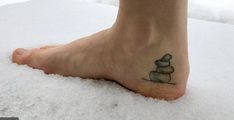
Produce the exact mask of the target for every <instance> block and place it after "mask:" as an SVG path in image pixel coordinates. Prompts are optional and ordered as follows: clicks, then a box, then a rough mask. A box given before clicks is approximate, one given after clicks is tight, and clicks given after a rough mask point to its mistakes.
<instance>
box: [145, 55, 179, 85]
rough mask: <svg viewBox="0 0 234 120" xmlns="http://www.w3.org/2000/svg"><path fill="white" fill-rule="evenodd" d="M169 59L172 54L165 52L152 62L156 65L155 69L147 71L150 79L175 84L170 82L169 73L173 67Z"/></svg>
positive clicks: (172, 70)
mask: <svg viewBox="0 0 234 120" xmlns="http://www.w3.org/2000/svg"><path fill="white" fill-rule="evenodd" d="M171 59H172V55H170V54H168V53H167V54H165V55H164V56H163V57H162V58H161V59H159V60H156V61H155V62H154V64H155V65H156V66H157V67H156V70H155V71H151V72H150V73H149V78H150V80H151V81H153V82H158V83H167V84H172V85H175V83H171V74H172V73H173V72H174V67H173V66H171V61H170V60H171Z"/></svg>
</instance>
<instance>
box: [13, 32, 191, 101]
mask: <svg viewBox="0 0 234 120" xmlns="http://www.w3.org/2000/svg"><path fill="white" fill-rule="evenodd" d="M119 34H120V33H119V32H115V31H114V30H113V29H107V30H104V31H101V32H99V33H96V34H93V35H91V36H88V37H85V38H81V39H79V40H76V41H74V42H72V43H69V44H66V45H56V46H45V47H41V48H35V49H31V50H26V49H23V48H18V49H16V50H15V51H14V53H13V55H12V58H13V62H15V63H17V64H20V65H22V64H26V65H28V66H30V67H33V68H36V69H41V70H43V71H44V72H45V73H47V74H60V75H64V76H78V77H81V78H95V79H98V78H104V79H108V80H113V81H116V82H117V83H119V84H120V85H122V86H124V87H126V88H127V89H129V90H132V91H134V92H136V93H140V94H142V95H144V96H148V97H153V98H159V99H166V100H173V99H176V98H179V97H180V96H182V95H183V94H184V93H185V88H186V81H187V77H188V59H187V54H184V53H180V51H178V49H177V47H181V46H174V44H173V43H172V44H171V43H170V42H172V41H169V42H168V41H166V40H164V41H160V40H159V39H158V40H155V41H157V42H155V43H152V44H151V43H149V42H148V43H147V44H142V41H140V42H137V43H140V44H139V45H138V44H135V43H134V42H131V40H130V39H132V38H130V37H128V36H124V34H121V35H119ZM155 39H156V38H155ZM126 40H128V41H130V42H123V41H126ZM121 41H122V42H121ZM169 43H170V44H169ZM185 47H186V46H185ZM166 53H170V54H171V55H172V56H173V59H171V61H170V66H173V73H172V72H170V71H169V73H170V82H171V83H173V84H168V83H166V82H165V83H163V82H158V81H154V80H151V79H150V73H152V71H156V70H157V71H158V70H159V68H156V67H157V66H156V65H155V64H156V63H155V61H156V60H160V59H161V58H162V56H163V55H165V54H166ZM165 64H167V63H165ZM168 66H169V64H168ZM161 71H163V69H161ZM155 77H157V76H155ZM159 77H160V76H159Z"/></svg>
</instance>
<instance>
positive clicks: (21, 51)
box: [16, 49, 28, 55]
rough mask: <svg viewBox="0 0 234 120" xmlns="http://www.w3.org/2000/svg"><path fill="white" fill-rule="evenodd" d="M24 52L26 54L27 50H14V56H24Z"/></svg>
mask: <svg viewBox="0 0 234 120" xmlns="http://www.w3.org/2000/svg"><path fill="white" fill-rule="evenodd" d="M26 52H28V50H25V49H18V50H16V54H17V55H22V54H25V53H26Z"/></svg>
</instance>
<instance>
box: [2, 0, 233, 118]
mask: <svg viewBox="0 0 234 120" xmlns="http://www.w3.org/2000/svg"><path fill="white" fill-rule="evenodd" d="M42 8H43V9H42ZM84 12H85V14H84ZM116 13H117V8H116V7H113V6H109V5H101V4H98V5H97V4H92V3H89V4H87V3H82V2H78V1H77V0H33V1H30V2H26V3H22V4H15V5H9V6H4V7H0V15H1V16H0V26H1V27H0V48H1V50H0V88H1V89H0V117H11V116H14V117H19V119H20V120H233V118H234V114H233V113H234V94H233V91H234V87H233V86H234V80H233V71H234V66H233V64H234V62H233V59H234V52H233V51H234V48H233V44H234V41H233V39H234V36H233V33H234V26H233V25H229V24H221V23H215V22H206V21H201V20H195V19H189V40H190V41H189V53H190V56H189V57H190V64H191V72H190V78H189V83H188V87H187V93H186V95H185V96H183V97H182V98H180V99H178V100H175V101H164V100H158V99H152V98H147V97H144V96H141V95H139V94H136V93H134V92H131V91H129V90H127V89H125V88H123V87H121V86H120V85H118V84H116V83H114V82H110V81H103V80H93V79H81V78H79V77H63V76H60V75H46V74H44V73H43V72H42V71H41V70H36V69H32V68H30V67H28V66H20V65H17V64H15V63H12V61H11V53H12V51H13V50H14V49H15V48H17V47H34V46H40V45H45V44H53V43H67V42H70V41H73V40H74V39H77V38H79V37H83V36H86V35H88V34H91V33H93V32H96V31H99V30H101V29H104V28H107V27H110V26H111V25H112V23H113V22H114V20H115V17H116V16H115V15H116ZM90 18H92V19H90Z"/></svg>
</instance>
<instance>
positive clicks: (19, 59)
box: [12, 48, 32, 65]
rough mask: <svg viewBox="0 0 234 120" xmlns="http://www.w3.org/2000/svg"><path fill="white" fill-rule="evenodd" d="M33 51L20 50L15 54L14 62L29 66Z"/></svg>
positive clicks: (13, 56)
mask: <svg viewBox="0 0 234 120" xmlns="http://www.w3.org/2000/svg"><path fill="white" fill-rule="evenodd" d="M31 53H32V50H26V49H23V48H18V49H16V50H15V51H14V52H13V55H12V60H13V62H15V63H17V64H20V65H21V64H28V63H29V62H30V56H31Z"/></svg>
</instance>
